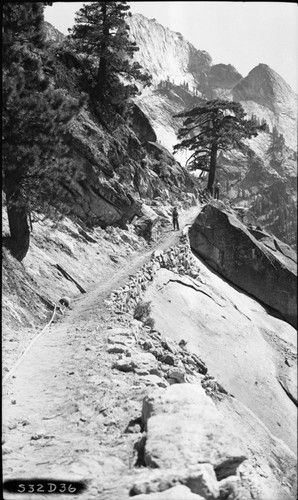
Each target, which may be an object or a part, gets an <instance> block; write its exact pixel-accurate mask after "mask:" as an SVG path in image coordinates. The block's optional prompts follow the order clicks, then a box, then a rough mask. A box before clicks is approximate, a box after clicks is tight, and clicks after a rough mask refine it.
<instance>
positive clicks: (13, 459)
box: [3, 207, 201, 500]
mask: <svg viewBox="0 0 298 500" xmlns="http://www.w3.org/2000/svg"><path fill="white" fill-rule="evenodd" d="M200 210H201V207H193V208H192V209H190V210H188V211H186V212H184V213H183V214H181V217H180V225H181V228H180V231H178V232H173V231H172V230H171V231H169V230H168V231H167V232H165V233H163V234H162V236H161V238H160V240H159V242H158V243H156V244H155V245H154V246H152V248H151V249H150V250H148V251H145V252H141V253H140V254H139V255H138V256H137V258H135V257H134V258H133V259H132V258H131V259H130V260H128V261H127V265H126V266H125V267H124V268H122V269H119V270H118V271H117V272H115V274H114V275H113V276H111V278H110V279H109V280H107V281H106V282H105V283H104V284H101V285H100V286H99V287H97V286H96V287H94V289H93V290H91V291H90V292H88V293H87V294H85V295H83V296H80V297H79V298H77V299H76V300H75V301H74V302H73V303H72V306H71V309H68V310H67V312H66V313H65V314H64V316H59V315H56V316H55V319H54V322H53V323H52V324H51V325H50V326H49V328H48V329H46V330H45V332H44V334H43V335H42V336H40V337H39V338H38V339H37V340H36V342H35V343H34V344H33V345H32V346H31V348H30V349H29V350H28V352H27V353H26V355H25V356H24V357H23V358H22V360H21V362H20V363H19V365H18V366H17V368H16V370H15V371H14V373H13V374H12V376H11V377H10V378H9V379H8V381H7V382H6V383H5V384H4V387H3V458H4V466H3V469H4V480H7V479H14V478H22V479H26V478H27V479H32V478H45V479H56V480H71V481H79V480H87V481H88V482H89V483H88V484H89V486H88V489H87V491H85V492H84V493H82V494H80V495H79V496H77V495H72V496H71V498H80V499H84V500H85V499H86V500H87V499H88V500H92V498H94V499H111V500H118V499H119V500H120V499H124V498H128V489H127V488H128V486H127V485H128V484H129V477H130V476H131V475H132V469H133V467H134V466H135V463H136V458H137V457H136V451H135V449H134V445H135V443H136V441H137V440H138V437H139V436H138V433H137V432H136V431H135V432H136V433H131V432H126V429H127V426H128V424H129V422H130V421H133V420H134V419H137V418H139V417H140V414H141V406H142V400H143V398H144V396H145V395H146V394H147V391H148V389H147V387H146V386H145V384H142V383H141V382H140V377H139V376H138V375H137V374H135V373H122V372H119V371H116V370H113V369H112V364H113V362H114V361H115V360H116V359H117V355H115V354H113V355H111V354H108V353H107V351H106V348H107V335H108V333H109V329H111V328H114V327H115V326H122V327H124V326H125V327H130V328H131V329H134V328H136V327H135V324H136V321H135V320H133V319H132V317H131V316H129V315H120V316H119V315H116V314H115V313H113V312H111V311H110V310H109V309H108V308H107V306H106V304H105V302H104V301H105V299H106V298H108V296H109V294H110V293H111V291H112V290H114V289H115V288H118V287H119V286H121V285H123V284H124V283H125V282H126V281H127V279H128V277H129V276H130V275H133V274H135V273H136V272H137V270H138V269H139V268H140V267H141V266H142V265H143V264H144V263H145V262H146V261H148V260H149V259H150V256H151V254H152V252H153V251H154V250H155V249H163V248H166V247H169V246H172V245H174V244H176V243H178V242H179V236H180V234H181V230H182V228H183V227H185V225H187V224H190V223H191V222H192V221H193V220H194V218H195V217H196V215H197V214H198V213H199V211H200ZM4 356H5V354H4ZM8 364H9V363H8ZM134 474H135V472H134ZM115 479H117V480H116V481H115ZM51 497H52V495H39V498H51ZM5 498H6V499H7V500H9V499H12V498H15V496H14V495H13V494H10V493H6V494H5ZM18 498H20V499H31V498H36V495H32V494H18ZM59 498H70V497H69V496H68V495H67V496H66V495H63V494H62V495H59Z"/></svg>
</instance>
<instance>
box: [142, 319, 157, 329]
mask: <svg viewBox="0 0 298 500" xmlns="http://www.w3.org/2000/svg"><path fill="white" fill-rule="evenodd" d="M154 325H155V321H154V319H153V318H147V319H146V320H145V321H144V326H150V328H151V330H153V329H154Z"/></svg>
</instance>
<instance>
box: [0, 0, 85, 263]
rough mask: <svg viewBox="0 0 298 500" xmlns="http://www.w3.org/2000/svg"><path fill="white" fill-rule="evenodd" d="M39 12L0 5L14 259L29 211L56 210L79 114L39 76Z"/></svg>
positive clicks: (25, 236) (32, 5)
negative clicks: (69, 133)
mask: <svg viewBox="0 0 298 500" xmlns="http://www.w3.org/2000/svg"><path fill="white" fill-rule="evenodd" d="M43 9H44V4H43V3H41V2H27V3H12V2H11V3H4V6H3V31H2V33H3V39H2V50H3V107H2V120H3V143H2V164H3V187H4V192H5V194H6V203H7V212H8V221H9V227H10V234H11V244H12V245H11V248H12V251H13V254H14V256H15V257H16V258H17V259H19V260H22V259H23V258H24V257H25V255H26V253H27V251H28V248H29V239H30V238H29V236H30V234H29V226H28V214H29V212H30V211H31V210H37V211H39V210H42V211H43V213H49V212H50V211H51V209H52V208H53V207H54V206H56V207H57V206H58V205H59V195H58V193H59V188H60V186H61V183H62V182H68V180H69V178H70V164H69V163H67V160H66V157H67V153H68V149H67V147H66V146H65V143H64V137H65V134H66V125H67V123H68V122H69V120H70V119H71V118H72V116H73V115H74V113H77V111H78V109H79V104H78V103H77V102H76V101H75V100H74V99H70V98H66V97H65V96H64V95H63V93H62V92H61V91H59V90H55V89H54V85H53V83H52V82H51V80H50V79H49V78H47V77H46V75H45V73H44V71H43V58H45V57H46V56H45V54H43V52H42V49H43V46H44V35H43Z"/></svg>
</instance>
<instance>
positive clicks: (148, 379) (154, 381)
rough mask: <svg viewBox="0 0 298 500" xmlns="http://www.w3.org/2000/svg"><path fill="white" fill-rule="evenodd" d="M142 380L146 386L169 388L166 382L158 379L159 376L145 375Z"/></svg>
mask: <svg viewBox="0 0 298 500" xmlns="http://www.w3.org/2000/svg"><path fill="white" fill-rule="evenodd" d="M140 380H141V381H142V382H144V384H145V385H153V386H157V387H168V385H169V384H168V383H167V382H166V380H164V379H162V378H160V377H158V376H157V375H145V376H141V377H140Z"/></svg>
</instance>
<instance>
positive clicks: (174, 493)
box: [133, 485, 204, 500]
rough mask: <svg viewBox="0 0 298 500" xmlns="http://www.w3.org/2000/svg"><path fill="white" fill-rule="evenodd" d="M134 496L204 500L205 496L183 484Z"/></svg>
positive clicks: (147, 499) (142, 499)
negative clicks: (197, 493) (193, 491)
mask: <svg viewBox="0 0 298 500" xmlns="http://www.w3.org/2000/svg"><path fill="white" fill-rule="evenodd" d="M133 498H134V499H135V500H204V497H202V496H200V495H196V494H195V493H192V492H191V491H190V489H189V488H187V487H186V486H183V485H178V486H174V488H169V489H168V490H165V491H162V492H158V493H150V494H149V495H147V494H144V495H136V496H134V497H133Z"/></svg>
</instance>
